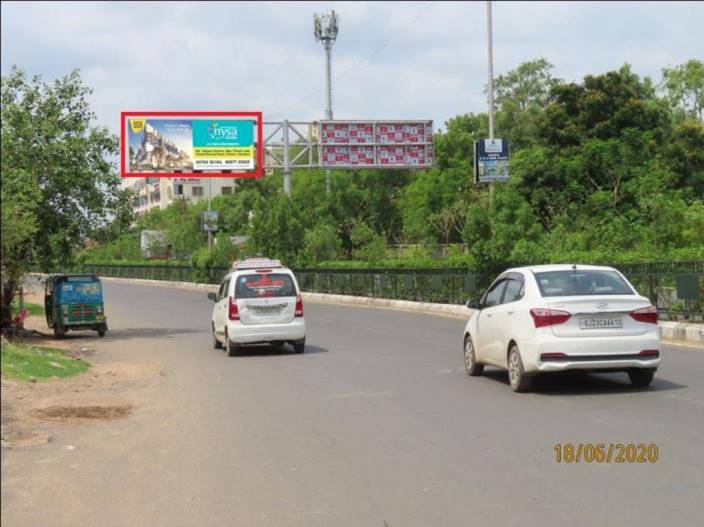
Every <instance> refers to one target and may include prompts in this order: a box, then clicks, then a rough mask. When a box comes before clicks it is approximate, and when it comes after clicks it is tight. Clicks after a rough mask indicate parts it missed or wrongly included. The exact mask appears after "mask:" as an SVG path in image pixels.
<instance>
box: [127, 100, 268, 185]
mask: <svg viewBox="0 0 704 527" xmlns="http://www.w3.org/2000/svg"><path fill="white" fill-rule="evenodd" d="M120 130H121V137H120V156H121V159H120V166H121V173H122V176H123V177H173V176H180V177H184V176H185V177H218V176H219V177H260V176H262V175H263V161H262V154H263V149H261V148H257V145H261V144H262V116H261V112H122V123H121V127H120Z"/></svg>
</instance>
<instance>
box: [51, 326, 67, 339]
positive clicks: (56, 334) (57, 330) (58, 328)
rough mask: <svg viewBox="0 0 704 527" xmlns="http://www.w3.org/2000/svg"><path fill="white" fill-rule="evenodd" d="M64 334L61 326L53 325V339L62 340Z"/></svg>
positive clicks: (64, 330) (64, 329)
mask: <svg viewBox="0 0 704 527" xmlns="http://www.w3.org/2000/svg"><path fill="white" fill-rule="evenodd" d="M65 334H66V328H64V327H63V326H60V325H59V324H57V323H54V337H56V338H57V339H60V338H63V336H64V335H65Z"/></svg>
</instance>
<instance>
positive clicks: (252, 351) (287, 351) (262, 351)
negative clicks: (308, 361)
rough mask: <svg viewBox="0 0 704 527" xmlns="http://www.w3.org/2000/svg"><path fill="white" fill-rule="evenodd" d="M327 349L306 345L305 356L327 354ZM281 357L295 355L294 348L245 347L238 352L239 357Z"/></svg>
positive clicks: (287, 346)
mask: <svg viewBox="0 0 704 527" xmlns="http://www.w3.org/2000/svg"><path fill="white" fill-rule="evenodd" d="M327 352H328V350H327V349H326V348H319V347H318V346H311V345H306V351H305V352H304V353H303V355H310V354H311V353H327ZM279 355H295V353H294V352H293V346H290V345H285V346H268V345H260V346H245V347H242V348H240V349H238V350H237V356H236V358H237V357H276V356H279Z"/></svg>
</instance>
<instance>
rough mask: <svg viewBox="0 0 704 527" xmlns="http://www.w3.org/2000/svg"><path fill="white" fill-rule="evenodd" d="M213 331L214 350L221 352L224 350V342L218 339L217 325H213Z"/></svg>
mask: <svg viewBox="0 0 704 527" xmlns="http://www.w3.org/2000/svg"><path fill="white" fill-rule="evenodd" d="M211 330H212V334H213V349H216V350H219V349H222V342H220V341H219V340H218V337H217V336H216V335H215V324H212V325H211Z"/></svg>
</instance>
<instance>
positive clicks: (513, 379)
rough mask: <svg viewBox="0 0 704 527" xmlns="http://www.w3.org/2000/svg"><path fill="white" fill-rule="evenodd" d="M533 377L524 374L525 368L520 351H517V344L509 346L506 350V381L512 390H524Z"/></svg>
mask: <svg viewBox="0 0 704 527" xmlns="http://www.w3.org/2000/svg"><path fill="white" fill-rule="evenodd" d="M532 381H533V379H531V378H530V377H528V376H527V375H526V370H525V369H524V368H523V361H522V360H521V353H520V352H519V351H518V346H516V345H515V344H514V345H513V346H511V349H510V350H509V352H508V382H509V384H510V385H511V389H512V390H513V391H514V392H525V391H527V390H528V389H529V388H530V387H531V385H532Z"/></svg>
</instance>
